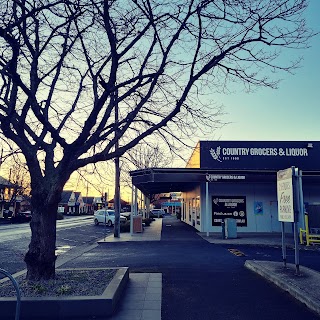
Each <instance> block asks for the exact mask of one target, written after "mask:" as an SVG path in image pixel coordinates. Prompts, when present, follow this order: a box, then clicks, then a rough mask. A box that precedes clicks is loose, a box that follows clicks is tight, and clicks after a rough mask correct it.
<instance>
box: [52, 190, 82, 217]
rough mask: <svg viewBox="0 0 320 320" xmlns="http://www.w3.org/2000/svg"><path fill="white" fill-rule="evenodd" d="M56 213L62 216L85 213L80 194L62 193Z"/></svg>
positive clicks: (73, 192)
mask: <svg viewBox="0 0 320 320" xmlns="http://www.w3.org/2000/svg"><path fill="white" fill-rule="evenodd" d="M58 212H61V213H64V214H83V213H85V204H84V202H83V198H82V195H81V192H75V191H72V190H64V191H62V195H61V201H60V202H59V206H58Z"/></svg>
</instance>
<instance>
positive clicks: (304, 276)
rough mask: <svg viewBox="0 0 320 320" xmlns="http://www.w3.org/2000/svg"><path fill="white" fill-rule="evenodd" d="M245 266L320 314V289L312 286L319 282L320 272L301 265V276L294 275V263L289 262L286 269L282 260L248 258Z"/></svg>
mask: <svg viewBox="0 0 320 320" xmlns="http://www.w3.org/2000/svg"><path fill="white" fill-rule="evenodd" d="M244 266H245V267H246V268H247V269H249V270H251V271H253V272H255V273H257V274H259V275H260V276H262V277H263V278H265V279H267V280H269V281H270V282H272V283H274V284H275V285H277V286H278V287H279V288H281V289H282V290H284V291H287V292H288V293H289V294H291V295H292V296H293V297H294V298H296V299H297V300H299V301H300V302H302V303H304V304H305V305H306V306H307V307H308V308H309V309H311V310H313V311H314V312H315V313H317V314H318V315H320V299H319V297H320V296H319V295H318V296H317V292H319V289H318V288H312V286H313V285H316V283H319V280H320V273H319V272H317V271H314V270H311V269H309V268H306V267H303V266H300V272H301V277H299V276H296V275H294V273H295V269H296V267H295V265H294V264H287V268H286V269H284V267H283V263H282V262H273V261H253V260H246V262H245V264H244Z"/></svg>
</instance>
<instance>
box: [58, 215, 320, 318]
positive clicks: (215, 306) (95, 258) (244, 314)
mask: <svg viewBox="0 0 320 320" xmlns="http://www.w3.org/2000/svg"><path fill="white" fill-rule="evenodd" d="M168 225H170V226H168ZM228 249H230V248H228V247H227V246H224V245H214V244H209V243H208V242H206V241H205V240H203V239H202V238H201V237H199V236H198V235H197V234H196V232H195V231H194V229H193V228H191V227H190V226H187V225H186V224H184V223H182V222H180V221H177V220H176V219H175V218H171V217H168V218H164V220H163V229H162V240H161V241H159V242H144V243H143V242H130V243H123V242H120V243H104V244H101V245H99V246H98V247H96V248H94V249H93V250H91V251H89V252H87V253H85V254H83V255H82V256H80V257H78V258H76V259H74V260H72V261H70V262H68V263H66V264H65V265H64V267H79V266H81V267H99V266H103V267H106V266H112V267H114V266H128V267H129V268H130V272H161V273H162V274H163V292H162V319H163V320H180V319H183V320H188V319H190V320H197V319H201V320H203V319H205V320H206V319H215V320H222V319H223V320H225V319H230V320H238V319H239V320H240V319H243V320H250V319H255V320H256V319H259V320H264V319H265V320H267V319H268V320H269V319H282V320H286V319H288V320H289V319H290V320H293V319H299V320H300V319H308V320H313V319H318V317H317V316H316V315H315V314H314V313H312V312H311V311H309V309H307V308H306V307H305V306H304V305H302V304H301V303H299V302H297V301H296V300H295V299H293V298H292V297H291V296H290V295H289V294H287V293H285V292H283V291H282V290H280V289H279V288H277V287H275V286H274V285H273V284H271V283H268V282H266V280H264V279H263V278H261V277H259V276H258V275H256V274H254V273H252V272H250V271H249V270H247V269H245V268H244V266H243V265H244V262H245V260H246V259H248V256H249V255H252V256H253V255H260V253H259V252H261V250H263V248H257V247H252V248H250V247H245V246H244V247H243V248H241V249H242V250H243V251H246V252H247V256H236V255H234V254H232V253H231V252H230V251H229V250H228ZM246 249H248V250H246ZM265 249H268V248H265ZM273 249H274V250H278V251H279V250H280V249H279V248H273ZM273 249H272V248H271V251H272V250H273ZM279 252H280V257H281V251H279ZM266 254H267V255H268V253H267V252H266ZM274 254H278V252H277V251H275V252H274ZM261 256H263V254H261Z"/></svg>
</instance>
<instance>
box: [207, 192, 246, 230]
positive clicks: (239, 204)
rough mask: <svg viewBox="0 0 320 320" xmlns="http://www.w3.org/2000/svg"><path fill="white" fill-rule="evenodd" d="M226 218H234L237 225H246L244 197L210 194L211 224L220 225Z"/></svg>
mask: <svg viewBox="0 0 320 320" xmlns="http://www.w3.org/2000/svg"><path fill="white" fill-rule="evenodd" d="M226 218H233V219H236V220H237V226H238V227H246V226H247V207H246V197H244V196H212V225H213V226H221V221H222V220H223V219H226Z"/></svg>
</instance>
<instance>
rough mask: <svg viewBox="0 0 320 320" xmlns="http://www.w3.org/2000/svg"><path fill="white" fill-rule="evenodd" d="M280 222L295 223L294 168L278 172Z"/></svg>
mask: <svg viewBox="0 0 320 320" xmlns="http://www.w3.org/2000/svg"><path fill="white" fill-rule="evenodd" d="M277 194H278V220H279V221H281V222H294V208H293V185H292V168H289V169H285V170H280V171H278V172H277Z"/></svg>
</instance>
